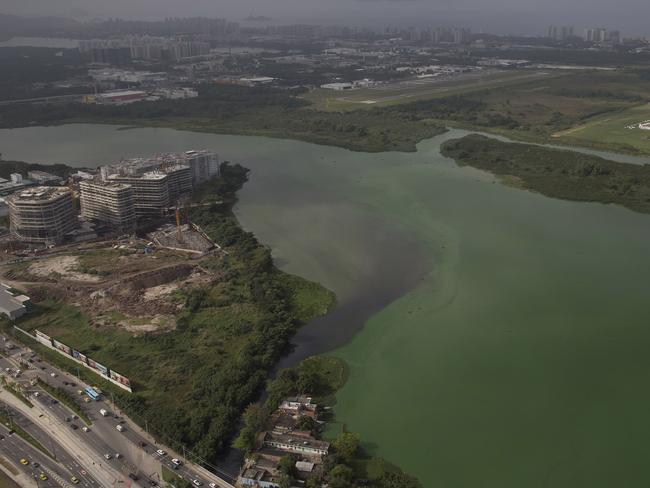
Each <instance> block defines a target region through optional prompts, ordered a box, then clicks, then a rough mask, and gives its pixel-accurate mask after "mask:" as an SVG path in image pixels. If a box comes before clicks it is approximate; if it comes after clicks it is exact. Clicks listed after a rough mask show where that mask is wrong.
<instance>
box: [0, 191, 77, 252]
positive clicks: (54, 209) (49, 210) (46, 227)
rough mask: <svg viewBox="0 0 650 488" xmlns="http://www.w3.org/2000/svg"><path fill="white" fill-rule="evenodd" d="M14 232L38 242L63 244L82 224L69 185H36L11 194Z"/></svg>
mask: <svg viewBox="0 0 650 488" xmlns="http://www.w3.org/2000/svg"><path fill="white" fill-rule="evenodd" d="M6 200H7V205H8V206H9V228H10V231H11V233H12V235H13V236H14V237H16V238H18V239H20V240H22V241H24V242H30V243H34V244H45V245H50V244H59V243H61V242H62V241H63V239H64V237H65V234H67V233H68V232H70V231H72V230H73V229H74V228H75V227H76V226H77V224H78V221H77V212H76V210H75V208H74V204H73V201H72V192H71V191H70V190H69V189H68V188H55V187H44V186H40V187H34V188H29V189H27V190H22V191H19V192H16V193H14V194H13V195H11V196H9V197H7V199H6Z"/></svg>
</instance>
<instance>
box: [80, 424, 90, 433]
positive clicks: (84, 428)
mask: <svg viewBox="0 0 650 488" xmlns="http://www.w3.org/2000/svg"><path fill="white" fill-rule="evenodd" d="M81 430H83V431H84V432H90V429H89V428H88V427H86V426H85V425H84V426H83V427H82V428H81Z"/></svg>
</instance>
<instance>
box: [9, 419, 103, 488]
mask: <svg viewBox="0 0 650 488" xmlns="http://www.w3.org/2000/svg"><path fill="white" fill-rule="evenodd" d="M0 432H1V433H0V435H1V436H2V437H1V438H0V452H1V453H2V454H3V455H4V457H5V458H6V459H8V460H9V461H11V462H12V464H14V465H15V466H16V467H17V468H18V469H19V470H20V471H23V472H24V473H25V474H26V475H27V476H29V477H30V478H32V479H34V482H35V485H36V486H38V487H41V488H44V487H57V488H60V487H63V488H72V487H73V486H88V485H84V484H81V483H80V484H79V485H74V484H73V483H72V482H71V481H70V480H71V478H72V476H73V475H72V474H71V473H70V471H68V470H67V469H66V468H65V467H64V466H62V465H61V464H60V463H57V462H56V461H54V460H52V459H50V458H49V457H48V456H46V455H45V454H43V453H42V452H41V451H39V450H38V449H36V448H35V447H33V446H32V445H31V444H29V443H28V442H26V441H25V440H23V439H22V438H21V437H20V436H18V434H12V435H9V429H5V428H3V429H1V430H0ZM21 459H25V460H27V462H28V463H29V464H27V465H23V464H21V463H20V460H21ZM41 474H43V475H44V476H45V477H46V478H47V479H46V480H42V479H41V478H40V475H41ZM95 486H96V485H95Z"/></svg>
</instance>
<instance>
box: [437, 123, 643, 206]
mask: <svg viewBox="0 0 650 488" xmlns="http://www.w3.org/2000/svg"><path fill="white" fill-rule="evenodd" d="M442 154H443V155H445V156H448V157H450V158H453V159H455V160H456V162H457V163H458V164H460V165H467V166H472V167H474V168H478V169H482V170H484V171H489V172H490V173H492V174H494V175H497V176H498V177H500V178H503V179H504V180H505V181H507V182H508V183H509V184H513V185H516V186H521V187H523V188H526V189H529V190H532V191H536V192H539V193H541V194H543V195H546V196H548V197H553V198H560V199H563V200H574V201H585V202H599V203H614V204H617V205H622V206H623V207H626V208H629V209H630V210H634V211H635V212H642V213H650V166H648V165H634V164H625V163H618V162H614V161H608V160H606V159H603V158H600V157H597V156H591V155H587V154H581V153H577V152H572V151H565V150H560V149H551V148H546V147H541V146H535V145H530V144H521V143H507V142H501V141H498V140H496V139H492V138H488V137H484V136H481V135H476V134H472V135H468V136H465V137H463V138H462V139H457V140H452V141H448V142H447V143H445V144H444V145H443V147H442Z"/></svg>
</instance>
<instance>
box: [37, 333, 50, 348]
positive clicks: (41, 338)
mask: <svg viewBox="0 0 650 488" xmlns="http://www.w3.org/2000/svg"><path fill="white" fill-rule="evenodd" d="M34 333H35V334H36V340H37V341H38V342H40V343H41V344H43V345H44V346H48V347H52V338H51V337H50V336H49V335H47V334H43V333H42V332H41V331H40V330H35V331H34Z"/></svg>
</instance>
